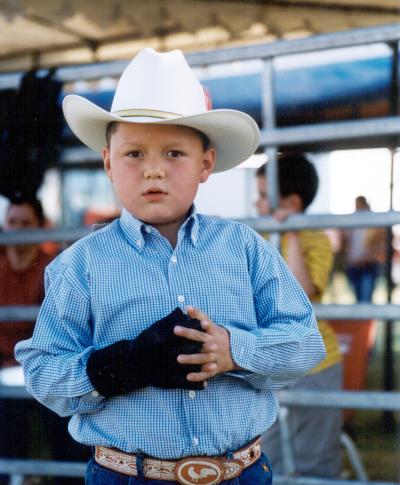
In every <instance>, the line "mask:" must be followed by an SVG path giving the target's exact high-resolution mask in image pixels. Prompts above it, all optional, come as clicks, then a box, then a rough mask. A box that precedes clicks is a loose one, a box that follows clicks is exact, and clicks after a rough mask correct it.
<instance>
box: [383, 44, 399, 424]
mask: <svg viewBox="0 0 400 485" xmlns="http://www.w3.org/2000/svg"><path fill="white" fill-rule="evenodd" d="M391 48H392V83H391V99H390V102H391V114H392V115H398V114H399V111H400V105H399V102H400V96H399V43H398V42H395V43H393V44H391ZM390 154H391V161H390V163H391V167H390V210H393V169H394V154H395V148H394V147H392V148H391V150H390ZM392 239H393V236H392V228H391V227H389V228H388V229H387V234H386V265H385V276H386V281H387V302H388V303H390V302H391V301H392V293H393V289H394V286H395V285H394V282H393V278H392V261H393V241H392ZM393 326H394V322H393V321H392V320H388V321H386V325H385V347H384V362H383V390H384V391H392V390H393V389H394V384H395V375H394V374H395V370H394V356H393ZM383 426H384V428H385V429H387V430H393V429H394V426H395V417H394V414H393V412H391V411H385V412H384V413H383Z"/></svg>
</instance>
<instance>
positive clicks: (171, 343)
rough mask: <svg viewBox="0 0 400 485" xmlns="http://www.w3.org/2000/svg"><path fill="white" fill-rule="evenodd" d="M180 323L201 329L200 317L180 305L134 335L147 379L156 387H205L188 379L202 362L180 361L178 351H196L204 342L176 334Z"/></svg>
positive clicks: (192, 352) (187, 352) (180, 352)
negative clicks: (197, 317)
mask: <svg viewBox="0 0 400 485" xmlns="http://www.w3.org/2000/svg"><path fill="white" fill-rule="evenodd" d="M176 325H180V326H182V327H186V328H193V329H195V330H198V331H202V327H201V324H200V322H199V320H195V319H191V318H189V317H188V316H187V315H185V314H184V313H183V312H182V310H181V309H180V308H176V309H175V310H174V311H173V312H172V313H170V314H169V315H167V316H166V317H164V318H163V319H161V320H158V321H157V322H155V323H153V325H151V326H150V327H149V328H147V329H146V330H144V331H143V332H142V333H141V334H140V335H138V337H137V338H136V339H135V343H136V345H137V356H138V358H139V360H140V361H142V362H143V363H144V365H143V366H142V373H143V375H144V380H145V381H146V382H148V383H149V384H151V385H152V386H155V387H163V388H165V389H176V388H180V389H203V388H204V385H203V383H202V382H189V381H188V380H187V379H186V376H187V375H188V374H189V373H190V372H200V368H201V366H200V365H190V364H180V363H179V362H178V361H177V360H176V359H177V357H178V355H179V354H197V353H199V352H201V349H202V344H201V343H200V342H194V341H192V340H188V339H186V338H184V337H179V336H178V335H175V334H174V327H175V326H176Z"/></svg>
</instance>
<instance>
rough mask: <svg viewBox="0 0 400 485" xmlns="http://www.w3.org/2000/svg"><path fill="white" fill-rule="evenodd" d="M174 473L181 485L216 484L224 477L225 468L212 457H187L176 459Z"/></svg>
mask: <svg viewBox="0 0 400 485" xmlns="http://www.w3.org/2000/svg"><path fill="white" fill-rule="evenodd" d="M174 473H175V479H176V481H177V482H178V483H181V484H182V485H217V484H218V483H221V482H222V480H223V479H224V477H225V468H224V466H223V465H222V463H221V462H220V461H218V460H216V459H214V458H201V457H188V458H184V459H183V460H180V461H178V463H177V464H176V465H175V471H174Z"/></svg>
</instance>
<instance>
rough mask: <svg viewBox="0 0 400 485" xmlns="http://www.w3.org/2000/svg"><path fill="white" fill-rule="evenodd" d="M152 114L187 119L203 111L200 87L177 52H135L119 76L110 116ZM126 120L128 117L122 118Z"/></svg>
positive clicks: (204, 109) (202, 97)
mask: <svg viewBox="0 0 400 485" xmlns="http://www.w3.org/2000/svg"><path fill="white" fill-rule="evenodd" d="M127 110H152V111H159V112H165V113H171V114H176V115H180V116H182V115H183V116H187V115H192V114H196V113H203V112H206V111H207V104H206V97H205V94H204V90H203V87H202V86H201V84H200V82H199V81H198V79H197V78H196V76H195V75H194V74H193V72H192V70H191V69H190V67H189V65H188V64H187V62H186V59H185V58H184V56H183V54H182V52H181V51H179V50H174V51H171V52H166V53H158V52H156V51H155V50H154V49H151V48H146V49H143V50H142V51H140V52H139V54H137V55H136V57H134V59H133V60H132V61H131V62H130V63H129V65H128V66H127V67H126V69H125V70H124V72H123V73H122V75H121V78H120V80H119V83H118V86H117V89H116V91H115V95H114V100H113V103H112V107H111V113H115V114H117V113H118V112H124V111H127ZM126 116H129V113H127V114H126Z"/></svg>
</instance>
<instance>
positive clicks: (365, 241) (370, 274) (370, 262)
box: [343, 195, 385, 303]
mask: <svg viewBox="0 0 400 485" xmlns="http://www.w3.org/2000/svg"><path fill="white" fill-rule="evenodd" d="M355 207H356V212H360V211H369V210H370V206H369V203H368V201H367V199H366V198H365V197H364V196H362V195H360V196H358V197H357V198H356V200H355ZM343 242H344V247H343V250H344V253H345V260H346V275H347V278H348V280H349V282H350V283H351V286H352V288H353V290H354V294H355V297H356V301H357V302H359V303H368V302H371V301H372V293H373V291H374V287H375V282H376V279H377V278H378V276H379V275H380V274H381V273H382V269H383V264H384V258H385V229H382V228H372V227H371V228H355V229H350V230H347V231H343Z"/></svg>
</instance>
